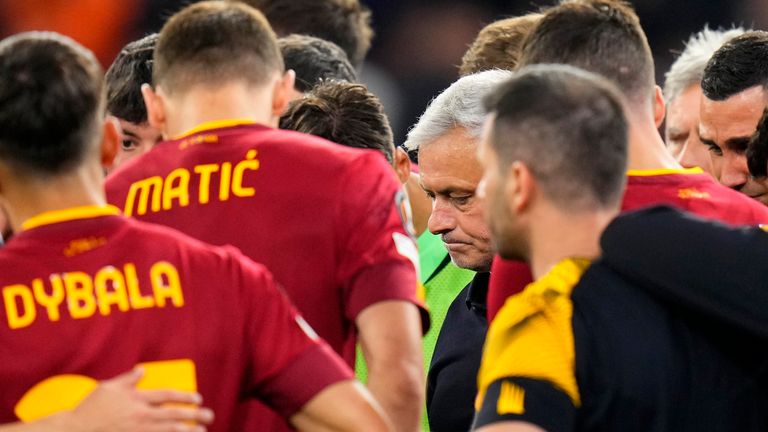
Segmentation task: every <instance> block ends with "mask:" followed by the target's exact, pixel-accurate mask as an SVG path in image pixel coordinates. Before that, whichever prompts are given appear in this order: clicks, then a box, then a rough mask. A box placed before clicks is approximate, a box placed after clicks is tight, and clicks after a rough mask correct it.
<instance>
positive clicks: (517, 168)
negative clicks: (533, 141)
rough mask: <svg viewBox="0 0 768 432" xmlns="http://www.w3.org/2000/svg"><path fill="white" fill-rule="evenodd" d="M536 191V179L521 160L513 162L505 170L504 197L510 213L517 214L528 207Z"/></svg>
mask: <svg viewBox="0 0 768 432" xmlns="http://www.w3.org/2000/svg"><path fill="white" fill-rule="evenodd" d="M535 193H536V179H535V178H534V177H533V173H531V170H530V169H529V168H528V167H527V166H526V165H525V164H524V163H522V162H520V161H515V162H513V163H512V164H511V165H510V167H509V170H508V171H507V179H506V185H505V195H506V196H505V198H506V200H507V205H508V206H509V210H510V211H511V212H512V213H511V214H514V215H517V214H520V213H521V212H524V211H525V210H526V209H527V208H528V207H530V205H531V202H532V201H533V198H534V195H535Z"/></svg>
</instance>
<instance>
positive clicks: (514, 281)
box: [488, 168, 768, 321]
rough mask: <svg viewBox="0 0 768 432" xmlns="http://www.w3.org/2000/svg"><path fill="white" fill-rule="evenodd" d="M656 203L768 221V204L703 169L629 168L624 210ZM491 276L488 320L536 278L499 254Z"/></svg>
mask: <svg viewBox="0 0 768 432" xmlns="http://www.w3.org/2000/svg"><path fill="white" fill-rule="evenodd" d="M655 205H669V206H672V207H675V208H678V209H681V210H685V211H687V212H690V213H693V214H695V215H697V216H700V217H703V218H705V219H712V220H717V221H720V222H725V223H728V224H731V225H759V224H766V223H768V207H766V206H764V205H763V204H761V203H759V202H758V201H755V200H753V199H752V198H749V197H748V196H746V195H744V194H742V193H739V192H737V191H735V190H733V189H730V188H727V187H725V186H723V185H721V184H720V183H718V182H717V181H715V180H714V179H713V178H712V177H711V176H710V175H708V174H705V173H704V172H703V171H702V170H701V169H700V168H692V169H685V170H648V171H640V170H635V171H629V172H628V177H627V189H626V192H625V193H624V199H623V201H622V205H621V210H622V211H625V212H627V211H634V210H640V209H642V208H646V207H651V206H655ZM491 275H492V276H491V282H490V288H489V291H488V319H489V320H491V321H492V320H493V318H494V317H495V316H496V313H497V312H498V311H499V309H500V308H501V307H502V305H503V304H504V302H505V301H506V299H507V298H508V297H509V296H511V295H514V294H517V293H519V292H520V291H522V289H523V288H524V287H525V286H526V285H527V284H529V283H530V282H531V281H532V280H533V279H532V277H531V272H530V269H529V268H528V266H527V265H526V264H525V263H522V262H513V261H505V260H503V259H501V258H499V257H498V256H497V257H496V258H495V259H494V261H493V265H492V268H491Z"/></svg>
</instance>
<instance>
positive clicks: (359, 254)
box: [107, 122, 418, 366]
mask: <svg viewBox="0 0 768 432" xmlns="http://www.w3.org/2000/svg"><path fill="white" fill-rule="evenodd" d="M403 196H404V195H402V189H401V186H400V184H399V183H398V181H397V179H396V178H395V176H394V173H393V171H392V169H391V167H389V166H388V165H387V164H386V161H385V160H384V159H382V158H381V154H379V153H377V152H375V151H365V150H360V149H353V148H348V147H344V146H340V145H338V144H333V143H330V142H328V141H325V140H323V139H321V138H318V137H314V136H310V135H306V134H300V133H296V132H291V131H283V130H277V129H272V128H268V127H265V126H261V125H256V124H239V125H234V126H232V123H231V122H223V123H221V122H217V123H211V124H206V125H203V126H201V127H199V128H197V129H195V130H193V131H191V132H189V133H187V134H186V135H185V136H184V137H182V138H179V139H176V140H173V141H168V142H163V143H161V144H159V145H157V146H155V148H154V149H153V150H152V151H151V152H149V153H147V154H145V155H144V156H142V157H141V158H138V159H137V160H136V161H131V163H129V164H126V165H125V166H124V167H121V169H119V170H117V171H116V172H114V173H113V174H112V175H111V176H110V177H109V178H108V179H107V197H108V200H109V202H110V203H112V204H114V205H116V206H118V207H120V208H122V209H123V210H124V212H125V214H126V215H128V216H132V217H135V218H138V219H140V220H144V221H148V222H154V223H159V224H162V225H166V226H170V227H173V228H176V229H178V230H180V231H182V232H184V233H186V234H189V235H191V236H192V237H195V238H197V239H200V240H203V241H205V242H207V243H211V244H215V245H226V244H230V245H233V246H236V247H237V248H239V249H240V250H242V252H243V253H244V254H245V255H246V256H248V257H249V258H251V259H253V260H254V261H256V262H258V263H262V264H264V265H265V266H266V267H267V268H268V269H269V270H270V272H272V274H273V275H274V276H275V279H276V280H277V281H278V282H279V283H280V284H281V285H282V286H283V287H284V288H285V290H286V292H287V293H288V296H289V297H290V298H291V299H292V300H293V302H294V303H295V304H296V306H297V307H298V309H299V310H300V311H301V313H302V315H304V316H305V317H306V319H307V321H308V322H309V323H310V325H312V327H313V328H315V330H316V331H317V332H318V334H319V335H320V336H322V337H323V338H324V339H325V340H326V341H328V343H329V344H330V346H331V347H332V348H333V349H334V350H335V351H336V352H338V353H340V354H342V357H343V358H344V359H345V360H346V361H347V362H348V363H349V364H350V366H352V365H354V356H355V334H356V331H355V326H354V320H355V318H356V317H357V314H358V313H360V312H361V311H362V310H363V309H365V308H366V307H368V306H370V305H372V304H374V303H377V302H380V301H384V300H405V301H410V302H414V303H418V299H417V298H416V289H417V279H416V272H415V267H414V264H413V263H412V261H411V260H410V259H409V258H407V257H406V256H411V257H412V258H413V260H415V261H417V260H418V253H417V251H416V248H415V243H414V242H413V240H412V238H410V237H409V235H408V234H407V233H406V231H405V228H404V226H403V221H402V219H401V215H400V213H399V211H398V204H399V200H400V199H402V197H403Z"/></svg>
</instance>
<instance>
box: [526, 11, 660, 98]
mask: <svg viewBox="0 0 768 432" xmlns="http://www.w3.org/2000/svg"><path fill="white" fill-rule="evenodd" d="M536 63H563V64H568V65H571V66H576V67H578V68H581V69H584V70H588V71H590V72H594V73H597V74H599V75H602V76H604V77H606V78H608V79H609V80H610V81H611V82H613V83H614V84H615V85H616V86H617V87H618V88H619V90H621V91H622V92H623V93H624V95H625V96H626V97H627V99H628V100H629V101H630V102H631V103H632V104H641V103H642V104H644V105H643V106H645V104H647V103H649V102H650V101H651V100H652V99H653V92H654V85H655V78H654V65H653V56H652V54H651V49H650V47H649V46H648V40H647V39H646V37H645V33H644V32H643V29H642V27H641V26H640V20H639V18H638V17H637V14H635V11H634V10H633V9H632V7H631V6H630V5H629V4H628V3H625V2H624V1H620V0H571V1H565V2H563V3H561V4H559V5H557V6H554V7H552V8H550V9H548V10H546V11H544V17H543V18H542V19H541V20H540V21H539V24H538V25H537V26H536V28H535V29H534V30H533V31H532V32H531V34H530V35H529V36H528V38H527V39H526V41H525V43H524V46H523V54H522V56H521V58H520V62H519V64H520V66H526V65H531V64H536Z"/></svg>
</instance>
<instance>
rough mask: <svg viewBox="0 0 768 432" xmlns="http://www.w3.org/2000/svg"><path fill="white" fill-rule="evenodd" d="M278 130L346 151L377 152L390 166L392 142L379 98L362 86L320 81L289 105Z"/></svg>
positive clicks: (392, 153) (392, 154)
mask: <svg viewBox="0 0 768 432" xmlns="http://www.w3.org/2000/svg"><path fill="white" fill-rule="evenodd" d="M280 128H281V129H290V130H295V131H299V132H304V133H308V134H312V135H317V136H319V137H323V138H325V139H327V140H329V141H333V142H336V143H339V144H343V145H345V146H349V147H357V148H369V149H376V150H379V151H380V152H382V153H383V154H384V156H385V157H386V158H387V160H388V161H389V163H390V164H394V151H395V146H394V141H393V139H392V129H391V128H390V126H389V120H388V119H387V116H386V114H384V108H383V107H382V106H381V102H380V101H379V98H377V97H376V95H374V94H373V93H371V92H370V91H368V89H367V88H366V87H365V86H364V85H362V84H352V83H347V82H340V81H324V82H321V83H320V84H318V85H317V86H315V87H314V88H313V89H312V90H311V91H310V92H309V93H308V94H307V95H306V96H304V97H303V98H301V99H297V100H295V101H293V102H292V103H291V105H290V107H289V108H288V111H287V112H286V113H285V114H283V116H282V117H281V118H280Z"/></svg>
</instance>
